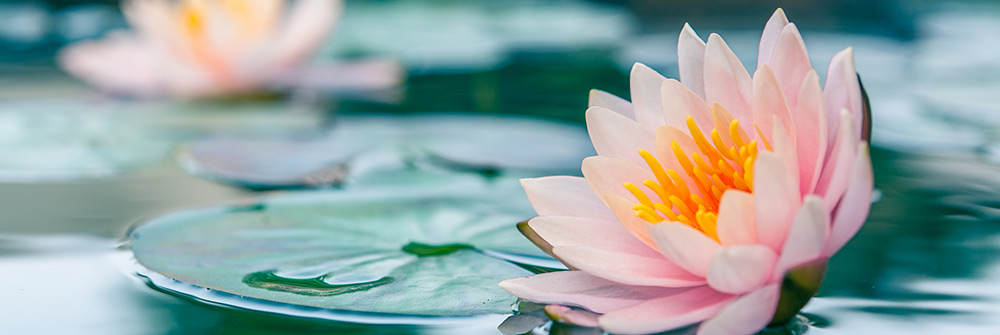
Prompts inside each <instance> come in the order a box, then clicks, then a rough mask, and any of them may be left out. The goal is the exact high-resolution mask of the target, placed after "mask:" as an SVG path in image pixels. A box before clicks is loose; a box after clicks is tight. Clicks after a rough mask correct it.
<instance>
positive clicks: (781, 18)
mask: <svg viewBox="0 0 1000 335" xmlns="http://www.w3.org/2000/svg"><path fill="white" fill-rule="evenodd" d="M787 24H788V18H787V17H785V11H784V10H782V9H781V8H778V9H777V10H775V11H774V14H771V18H770V19H768V20H767V23H766V24H764V32H763V33H761V36H760V47H759V48H758V49H757V67H760V66H761V65H763V64H770V62H771V55H772V54H773V53H774V46H775V44H777V43H778V36H779V35H780V34H781V30H782V29H783V28H785V25H787Z"/></svg>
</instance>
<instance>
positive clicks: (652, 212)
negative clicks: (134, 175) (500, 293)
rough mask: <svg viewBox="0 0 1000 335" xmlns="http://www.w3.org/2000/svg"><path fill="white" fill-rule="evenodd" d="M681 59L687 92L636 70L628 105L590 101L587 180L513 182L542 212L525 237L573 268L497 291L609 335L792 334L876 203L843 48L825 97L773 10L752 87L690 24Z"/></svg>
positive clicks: (801, 48)
mask: <svg viewBox="0 0 1000 335" xmlns="http://www.w3.org/2000/svg"><path fill="white" fill-rule="evenodd" d="M678 59H679V67H680V77H681V81H677V80H674V79H666V78H664V77H663V76H661V75H659V74H658V73H656V72H655V71H653V70H651V69H649V68H647V67H645V66H644V65H642V64H636V66H635V67H634V68H633V70H632V74H631V96H632V101H631V103H630V102H628V101H625V100H622V99H620V98H617V97H615V96H612V95H610V94H607V93H604V92H602V91H596V90H595V91H592V95H591V100H590V106H591V107H590V108H589V109H588V110H587V126H588V130H589V132H590V136H591V139H592V141H593V144H594V148H595V149H596V151H597V153H598V155H597V156H595V157H589V158H587V159H585V160H584V161H583V174H584V177H583V178H580V177H566V176H555V177H545V178H538V179H525V180H523V181H522V184H523V186H524V189H525V192H526V193H527V194H528V198H529V200H530V201H531V203H532V205H533V206H534V208H535V210H536V212H538V214H539V216H538V217H536V218H534V219H532V220H530V221H529V222H528V223H527V224H526V225H522V226H521V228H522V229H523V231H524V232H525V235H526V236H528V237H529V238H531V239H532V240H533V241H534V242H535V243H536V244H537V245H539V246H540V247H542V249H543V250H546V251H548V252H550V253H551V254H552V255H553V256H554V257H556V258H558V259H560V260H561V261H562V262H563V263H565V264H566V265H567V266H568V267H570V268H571V269H574V270H573V271H567V272H552V273H545V274H540V275H536V276H532V277H525V278H517V279H510V280H507V281H504V282H502V283H501V284H500V285H501V287H503V288H504V289H506V290H507V291H509V292H511V293H514V294H515V295H517V296H519V297H521V298H523V299H526V300H530V301H535V302H541V303H547V304H554V305H567V306H573V307H581V308H584V309H586V310H588V311H589V312H585V311H580V310H576V309H571V308H566V307H559V306H550V307H549V308H547V309H546V311H547V312H548V313H549V314H551V315H553V317H554V318H556V319H558V320H562V321H569V322H574V323H578V324H581V325H585V326H600V327H601V328H603V329H604V330H606V331H608V332H612V333H650V332H660V331H666V330H671V329H675V328H680V327H684V326H688V325H691V324H695V323H699V322H702V324H701V325H700V327H699V328H698V333H699V334H751V333H755V332H757V331H758V330H760V329H762V328H764V327H765V326H767V325H768V324H773V325H782V324H784V323H786V322H788V321H789V320H791V319H792V318H793V317H794V316H795V313H796V312H797V311H798V310H799V309H800V308H801V307H802V306H804V305H805V302H806V301H808V299H809V298H810V297H811V296H812V295H813V294H814V293H815V292H816V290H817V289H818V286H819V281H820V280H821V279H822V276H823V273H824V272H825V269H826V260H827V259H828V258H829V257H830V256H832V255H833V254H834V253H836V252H837V251H838V250H839V249H840V248H841V247H843V246H844V244H846V243H847V241H848V240H849V239H850V238H851V237H852V236H854V234H855V233H856V232H857V231H858V229H859V228H860V227H861V224H862V223H863V222H864V221H865V219H866V217H867V214H868V210H869V207H870V205H871V197H872V186H873V179H872V178H873V176H872V166H871V162H870V158H869V155H868V144H867V140H866V139H865V138H864V137H865V135H864V134H865V133H867V130H865V126H864V125H863V119H866V117H865V116H864V115H863V114H864V113H865V109H866V107H865V106H866V104H865V102H864V101H863V100H864V96H863V92H862V89H861V86H860V82H859V79H858V76H857V74H856V72H855V70H854V63H853V55H852V51H851V49H850V48H848V49H845V50H843V51H841V52H840V53H838V54H837V55H836V56H834V57H833V59H832V60H831V61H830V66H829V69H828V70H827V75H826V83H825V85H824V86H823V87H822V88H821V86H820V80H819V76H818V74H817V73H816V71H815V70H813V68H812V66H811V65H810V62H809V57H808V54H807V52H806V48H805V44H804V42H803V40H802V37H801V36H800V34H799V31H798V29H797V28H796V26H795V24H793V23H789V22H788V19H787V18H786V17H785V14H784V12H783V11H782V10H781V9H778V10H777V11H776V12H775V13H774V15H773V16H772V17H771V19H770V20H769V21H768V22H767V24H766V26H765V27H764V31H763V34H762V36H761V40H760V48H759V55H758V59H757V64H758V65H757V69H756V71H755V72H754V74H753V76H752V77H751V76H750V74H749V73H748V72H747V71H746V69H745V68H744V67H743V65H742V63H740V61H739V59H738V58H737V57H736V56H735V55H734V54H733V52H732V51H731V50H730V49H729V47H728V46H727V45H726V43H725V42H724V41H723V40H722V38H721V37H720V36H719V35H717V34H712V35H710V36H709V38H708V41H707V43H706V42H704V41H702V39H701V38H699V37H698V36H697V35H696V34H695V32H694V30H692V29H691V28H690V27H689V26H687V25H685V27H684V29H683V30H682V32H681V34H680V38H679V40H678ZM786 276H787V277H786ZM783 281H784V283H783ZM591 312H593V313H591ZM595 313H597V314H595Z"/></svg>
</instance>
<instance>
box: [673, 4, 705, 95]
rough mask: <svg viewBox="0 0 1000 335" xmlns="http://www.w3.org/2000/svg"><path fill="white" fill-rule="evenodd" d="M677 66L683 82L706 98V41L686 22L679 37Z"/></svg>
mask: <svg viewBox="0 0 1000 335" xmlns="http://www.w3.org/2000/svg"><path fill="white" fill-rule="evenodd" d="M677 67H678V68H679V69H680V76H681V82H682V83H684V86H687V88H688V89H690V90H691V91H692V92H694V93H695V94H697V95H698V96H699V97H701V98H702V99H704V98H705V41H702V40H701V37H698V34H697V33H695V32H694V29H691V25H689V24H687V23H685V24H684V29H681V35H680V37H678V38H677Z"/></svg>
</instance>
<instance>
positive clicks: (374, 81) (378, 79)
mask: <svg viewBox="0 0 1000 335" xmlns="http://www.w3.org/2000/svg"><path fill="white" fill-rule="evenodd" d="M404 73H405V69H403V67H402V65H400V64H399V63H397V62H395V61H391V60H386V59H365V60H358V61H351V62H336V63H333V62H331V63H325V64H309V65H306V66H301V67H298V68H296V69H295V70H292V71H291V72H288V73H286V74H284V75H283V76H279V77H278V78H276V82H275V83H274V84H275V85H276V86H278V85H289V86H292V87H293V88H298V89H307V90H319V91H348V92H350V91H362V90H379V89H386V88H390V87H393V86H396V85H399V83H400V82H401V81H402V80H403V77H405V74H404Z"/></svg>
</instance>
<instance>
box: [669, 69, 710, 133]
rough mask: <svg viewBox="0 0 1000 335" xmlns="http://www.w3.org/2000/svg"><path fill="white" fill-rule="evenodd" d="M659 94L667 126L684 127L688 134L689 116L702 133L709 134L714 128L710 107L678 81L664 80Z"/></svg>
mask: <svg viewBox="0 0 1000 335" xmlns="http://www.w3.org/2000/svg"><path fill="white" fill-rule="evenodd" d="M660 94H661V96H662V98H663V119H664V121H665V122H666V124H667V125H668V126H672V127H676V128H678V129H684V133H685V134H689V135H690V131H688V130H687V129H688V126H687V118H688V116H690V117H691V118H692V119H693V120H694V123H695V124H696V125H698V129H701V131H702V132H703V133H705V134H710V133H711V132H712V129H715V125H714V124H713V123H712V108H711V107H710V106H709V105H708V103H706V102H705V100H703V99H702V98H701V97H699V96H698V95H697V94H695V93H694V92H692V91H691V90H689V89H688V88H687V87H685V86H684V85H682V84H681V83H680V82H678V81H676V80H673V79H667V80H665V81H664V82H663V86H662V87H661V88H660Z"/></svg>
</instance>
